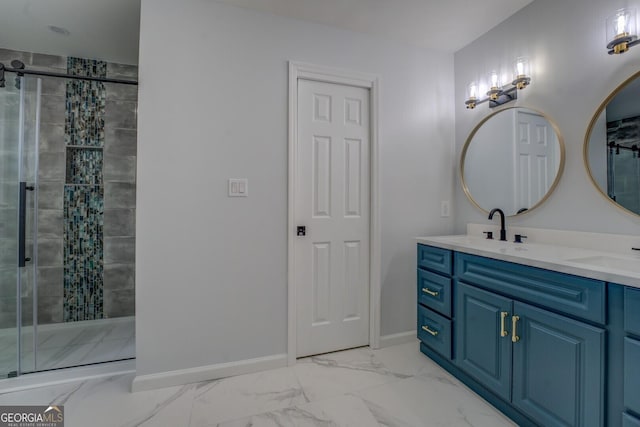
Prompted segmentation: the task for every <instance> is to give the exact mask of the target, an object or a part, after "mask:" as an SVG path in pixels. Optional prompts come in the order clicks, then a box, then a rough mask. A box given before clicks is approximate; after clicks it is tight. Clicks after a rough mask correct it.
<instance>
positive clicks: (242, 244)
mask: <svg viewBox="0 0 640 427" xmlns="http://www.w3.org/2000/svg"><path fill="white" fill-rule="evenodd" d="M141 16H142V17H141V21H142V22H141V34H140V88H139V89H140V93H139V112H138V114H139V115H138V129H139V139H138V200H137V206H138V210H137V246H136V256H137V272H136V284H137V287H136V310H137V313H136V314H137V334H136V336H137V343H136V344H137V371H138V375H147V374H153V373H159V372H164V371H169V370H177V369H183V368H190V367H200V366H205V365H212V364H219V363H224V362H232V361H238V360H245V359H250V358H257V357H262V356H269V355H275V354H283V353H285V352H286V337H287V325H286V321H287V318H286V315H287V293H286V292H287V287H286V286H287V284H286V272H287V252H286V251H287V240H286V238H287V234H286V231H287V230H286V224H287V61H288V60H296V61H304V62H311V63H316V64H321V65H326V66H332V67H339V68H345V69H351V70H356V71H361V72H366V73H374V74H378V75H379V76H380V77H381V98H380V109H381V111H380V138H379V139H380V158H381V160H380V190H381V200H382V212H381V221H382V326H381V328H382V334H385V335H386V334H393V333H400V332H405V331H410V330H413V329H415V311H416V310H415V243H414V242H413V241H412V240H411V238H412V237H413V236H417V235H425V234H446V233H448V232H450V231H451V229H452V219H451V218H440V216H439V214H440V203H439V202H440V200H449V198H450V197H452V193H453V179H454V178H453V175H454V169H453V151H452V145H453V139H454V137H453V135H454V126H453V114H454V111H453V110H454V107H453V101H452V100H451V97H450V96H449V95H450V93H451V91H452V89H453V55H451V54H444V53H438V52H434V51H428V50H423V49H418V48H413V47H409V46H405V45H401V44H396V43H391V42H388V41H385V40H383V39H380V38H376V37H374V36H369V35H363V34H356V33H352V32H347V31H341V30H338V29H334V28H331V27H326V26H321V25H316V24H310V23H305V22H302V21H296V20H291V19H286V18H280V17H276V16H273V15H269V14H263V13H259V12H253V11H249V10H245V9H240V8H236V7H233V6H229V5H224V4H220V3H217V2H213V1H200V0H184V1H180V2H176V1H173V0H143V1H142V13H141ZM230 177H236V178H238V177H246V178H248V179H249V194H250V196H249V197H248V198H246V199H244V198H227V196H226V191H227V187H226V185H227V181H226V180H227V178H230Z"/></svg>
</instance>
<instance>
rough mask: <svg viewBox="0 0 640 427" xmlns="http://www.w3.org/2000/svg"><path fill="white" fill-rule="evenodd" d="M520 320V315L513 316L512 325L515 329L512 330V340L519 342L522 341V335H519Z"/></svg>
mask: <svg viewBox="0 0 640 427" xmlns="http://www.w3.org/2000/svg"><path fill="white" fill-rule="evenodd" d="M518 320H520V316H511V327H512V328H513V331H511V332H512V333H511V341H512V342H518V341H520V337H519V336H518V331H517V328H518Z"/></svg>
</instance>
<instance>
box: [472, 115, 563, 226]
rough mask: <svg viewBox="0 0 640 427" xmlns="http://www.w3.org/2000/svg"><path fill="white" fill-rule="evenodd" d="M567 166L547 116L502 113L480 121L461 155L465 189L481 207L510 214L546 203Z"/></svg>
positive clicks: (561, 142)
mask: <svg viewBox="0 0 640 427" xmlns="http://www.w3.org/2000/svg"><path fill="white" fill-rule="evenodd" d="M563 167H564V142H563V140H562V137H561V136H560V133H559V132H558V128H557V126H556V125H555V124H554V123H553V122H552V121H551V120H549V118H547V117H546V116H545V115H544V114H542V113H540V112H538V111H535V110H531V109H527V108H521V107H510V108H506V109H502V110H500V111H498V112H496V113H494V114H491V115H490V116H489V117H487V118H486V119H484V120H483V121H481V122H480V123H479V124H478V125H477V126H476V127H475V129H474V130H473V131H472V132H471V135H469V138H467V142H466V143H465V145H464V148H463V150H462V158H461V160H460V171H461V175H462V177H461V178H462V188H463V189H464V192H465V193H466V194H467V197H468V198H469V200H471V202H472V203H473V204H474V205H476V206H477V207H478V208H480V209H482V210H483V211H485V212H489V211H490V210H491V209H493V208H500V209H502V210H503V211H504V213H505V215H510V216H511V215H517V214H520V213H523V212H527V211H529V210H531V209H533V208H535V207H537V206H539V205H540V204H542V202H544V201H545V200H546V198H547V197H549V194H551V192H552V191H553V189H554V188H555V187H556V185H557V184H558V181H559V180H560V175H561V174H562V169H563Z"/></svg>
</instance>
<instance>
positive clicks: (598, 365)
mask: <svg viewBox="0 0 640 427" xmlns="http://www.w3.org/2000/svg"><path fill="white" fill-rule="evenodd" d="M434 249H439V248H434ZM430 252H431V249H430V247H429V246H425V245H419V250H418V254H419V255H418V259H419V262H418V283H419V286H418V288H419V289H418V290H419V291H420V288H421V287H422V285H423V284H424V280H425V277H427V278H428V277H431V278H432V280H431V282H432V285H433V287H429V288H428V289H429V290H431V291H434V290H435V291H437V292H439V289H444V290H446V292H448V294H449V296H450V297H451V302H452V305H448V304H447V302H445V301H434V300H426V301H425V300H422V296H421V295H420V294H418V307H419V310H418V317H419V322H418V323H419V324H418V328H420V327H421V325H420V323H421V321H420V318H421V316H423V315H424V314H425V313H426V314H427V315H433V314H437V315H438V316H440V317H433V316H432V318H434V319H435V320H436V321H439V322H440V323H445V324H446V326H447V327H448V326H450V327H451V331H450V332H447V333H449V334H451V333H452V336H451V338H452V340H451V343H452V347H451V353H448V352H447V351H443V350H442V345H441V348H438V346H437V345H436V344H435V343H434V342H435V340H434V339H433V337H431V341H432V343H429V342H428V341H429V339H430V337H425V336H424V334H423V333H422V334H421V333H420V332H419V334H418V335H419V337H420V335H422V336H423V337H422V338H421V341H422V343H421V346H420V350H421V351H422V352H423V353H424V354H425V355H427V356H428V357H430V358H432V359H433V360H434V361H436V362H437V363H438V364H440V365H441V366H442V367H444V368H445V369H447V370H448V371H449V372H451V373H452V374H453V375H455V376H456V377H458V378H459V379H460V380H462V381H463V382H464V383H465V384H467V385H468V386H469V387H470V388H471V389H473V390H474V391H476V392H477V393H478V394H480V395H481V396H482V397H484V398H485V399H486V400H488V401H489V402H490V403H492V404H493V405H494V406H496V407H497V408H498V409H500V410H501V411H502V412H504V413H505V414H506V415H508V416H509V417H511V418H512V419H513V420H514V421H516V422H517V423H518V425H520V426H540V425H541V426H583V427H584V426H586V427H596V426H604V425H609V424H610V423H609V421H610V420H615V422H614V423H613V424H616V425H620V424H621V419H622V417H623V415H622V411H621V409H622V404H621V399H618V400H617V401H618V402H620V403H619V405H618V406H615V408H613V407H612V409H617V412H616V413H617V416H612V415H610V414H607V410H606V407H605V404H606V396H607V394H608V390H612V388H611V387H610V386H609V384H610V382H609V380H608V379H607V376H606V375H607V372H613V371H614V370H612V369H611V368H610V367H611V363H612V362H614V361H613V360H611V361H609V360H608V359H607V334H608V332H610V331H609V330H608V328H610V327H611V326H609V325H608V323H607V322H608V319H609V317H608V314H607V304H608V302H607V292H608V287H607V284H606V283H605V282H603V281H599V280H594V279H588V278H584V277H577V276H573V275H569V274H564V273H559V272H555V271H550V270H544V269H540V268H536V267H530V266H524V265H520V264H515V263H511V262H506V261H501V260H496V259H490V258H485V257H480V256H476V255H470V254H466V253H461V252H455V251H446V250H444V249H440V252H437V251H435V252H434V253H430ZM447 252H450V255H451V258H449V253H447ZM421 259H422V260H423V263H422V264H420V260H421ZM449 260H450V264H449ZM449 269H450V270H449ZM447 271H450V273H449V274H447ZM616 286H617V285H616ZM618 290H619V292H618ZM616 292H617V293H616V295H619V297H616V298H617V300H619V305H620V307H621V305H622V287H620V286H617V287H616ZM639 295H640V294H639ZM439 304H442V305H441V306H439ZM449 308H450V310H451V311H450V312H448V311H447V310H448V309H449ZM436 311H437V313H436ZM617 313H619V314H617ZM638 313H639V315H640V310H638ZM615 317H616V319H617V320H616V324H615V325H617V326H615V327H616V328H618V329H620V330H621V329H622V313H621V310H618V311H617V312H616V316H615ZM635 320H636V319H635V318H633V319H629V320H627V323H628V324H630V325H636V323H635ZM427 322H428V317H427ZM637 324H638V325H640V323H637ZM437 326H438V322H435V323H434V327H437ZM447 327H445V328H444V329H447ZM632 327H633V328H635V327H636V326H632ZM429 329H431V330H433V328H431V327H429ZM621 332H622V331H621ZM639 337H640V336H632V337H631V338H632V339H633V340H636V339H637V338H639ZM446 338H450V336H446ZM621 339H622V337H620V340H621ZM445 342H446V341H445ZM634 343H635V342H634ZM638 344H640V342H638ZM621 347H622V344H621V343H620V348H621ZM444 348H446V349H448V348H449V347H447V344H444ZM636 350H640V347H638V348H637V349H636V348H635V347H634V349H633V351H636ZM620 353H621V351H620ZM443 356H444V357H443ZM636 357H637V356H633V358H634V360H635V358H636ZM638 357H640V356H638ZM605 363H609V364H608V365H607V366H605ZM637 365H638V366H640V363H638V364H637ZM618 366H619V365H618ZM621 371H622V369H621V368H620V370H619V372H620V373H621ZM631 371H632V372H640V370H638V371H634V370H633V369H631ZM616 372H617V371H616ZM639 376H640V374H639ZM638 381H639V382H640V378H638ZM615 382H616V381H613V386H612V387H613V389H615V390H619V392H618V391H616V392H615V393H616V396H617V397H622V381H621V379H620V381H619V384H620V386H619V388H618V386H616V385H615ZM627 382H628V383H629V384H631V385H630V387H632V388H634V387H636V382H635V380H628V381H627ZM635 394H636V395H637V396H640V387H638V393H635ZM629 405H630V406H632V407H627V409H628V411H627V412H626V413H625V414H624V417H625V418H624V419H625V421H624V422H625V423H626V424H625V425H629V426H632V425H634V424H629V423H630V422H632V421H634V420H635V416H637V415H640V412H636V409H633V407H635V406H634V405H635V404H634V403H633V402H631V401H630V402H629ZM629 405H628V406H629ZM605 415H606V416H607V421H605ZM608 423H609V424H608Z"/></svg>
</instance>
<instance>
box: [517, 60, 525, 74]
mask: <svg viewBox="0 0 640 427" xmlns="http://www.w3.org/2000/svg"><path fill="white" fill-rule="evenodd" d="M516 69H517V73H518V74H517V75H518V76H522V75H524V64H523V63H522V61H518V63H517V64H516Z"/></svg>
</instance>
